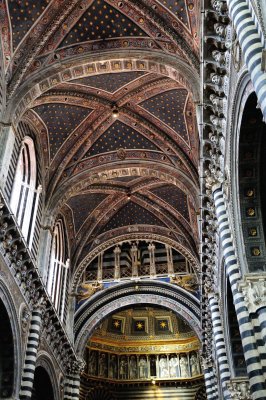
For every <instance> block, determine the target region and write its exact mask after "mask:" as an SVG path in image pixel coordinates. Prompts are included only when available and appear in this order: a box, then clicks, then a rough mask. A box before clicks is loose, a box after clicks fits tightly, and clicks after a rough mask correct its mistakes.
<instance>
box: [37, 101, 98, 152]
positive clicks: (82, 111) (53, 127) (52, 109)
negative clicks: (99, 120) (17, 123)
mask: <svg viewBox="0 0 266 400" xmlns="http://www.w3.org/2000/svg"><path fill="white" fill-rule="evenodd" d="M34 110H35V111H36V112H37V113H38V114H39V116H40V117H41V119H42V120H43V121H44V123H45V124H46V126H47V128H48V132H49V142H50V156H51V159H52V158H53V157H54V155H55V154H56V152H57V150H58V149H59V148H60V146H61V145H62V144H63V143H64V141H65V139H66V138H67V137H68V135H69V134H70V133H71V132H72V131H73V130H74V129H75V128H76V127H77V126H78V125H79V124H80V123H81V122H82V121H83V120H84V119H85V118H86V117H87V116H88V115H89V114H90V112H91V111H92V110H91V109H90V108H84V107H79V106H73V105H69V104H58V103H50V104H43V105H40V106H37V107H35V108H34Z"/></svg>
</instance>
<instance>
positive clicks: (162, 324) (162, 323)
mask: <svg viewBox="0 0 266 400" xmlns="http://www.w3.org/2000/svg"><path fill="white" fill-rule="evenodd" d="M160 327H161V328H163V329H166V327H167V323H166V322H165V321H161V322H160Z"/></svg>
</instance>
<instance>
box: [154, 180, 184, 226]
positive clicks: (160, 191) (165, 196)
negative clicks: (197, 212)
mask: <svg viewBox="0 0 266 400" xmlns="http://www.w3.org/2000/svg"><path fill="white" fill-rule="evenodd" d="M152 193H154V194H155V195H156V196H158V197H160V198H161V199H162V200H164V201H166V202H167V203H169V204H170V205H171V206H172V207H174V208H175V209H176V210H177V211H178V212H180V214H181V215H182V216H183V217H184V218H186V220H187V221H189V212H188V205H187V196H186V195H185V194H184V193H183V192H182V190H180V189H179V188H178V187H176V186H169V185H165V186H161V187H159V188H156V189H153V190H152Z"/></svg>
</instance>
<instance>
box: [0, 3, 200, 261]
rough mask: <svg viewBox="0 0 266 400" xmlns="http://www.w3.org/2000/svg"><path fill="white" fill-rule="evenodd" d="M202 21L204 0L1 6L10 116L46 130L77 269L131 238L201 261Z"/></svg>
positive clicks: (53, 201)
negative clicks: (178, 249) (176, 247)
mask: <svg viewBox="0 0 266 400" xmlns="http://www.w3.org/2000/svg"><path fill="white" fill-rule="evenodd" d="M198 17H199V2H198V1H197V0H178V1H174V0H161V1H159V0H157V1H155V0H145V1H135V0H131V1H129V0H122V1H118V0H94V1H92V0H39V1H38V2H36V1H34V0H27V1H22V0H6V2H4V3H1V6H0V21H1V24H2V27H3V28H2V31H3V34H4V52H5V61H6V66H5V67H6V76H7V79H8V93H7V95H8V103H7V112H6V119H7V120H8V119H10V120H13V121H14V123H15V124H17V123H19V121H20V120H24V121H25V122H27V123H28V124H29V125H30V126H31V127H32V129H33V130H34V131H35V133H36V136H37V140H38V146H39V154H40V157H41V160H42V168H43V173H44V176H45V179H44V181H43V193H44V194H45V208H46V214H47V215H49V216H51V215H52V216H53V217H54V218H55V217H57V216H58V215H61V216H63V218H64V220H65V223H66V229H67V232H68V238H69V243H70V247H71V255H72V259H73V262H74V264H75V265H76V266H78V265H79V264H80V263H81V262H82V260H83V259H84V257H85V256H86V255H87V254H88V253H89V252H90V251H92V249H93V248H95V247H96V246H97V245H99V244H101V243H104V242H105V241H108V240H110V238H115V237H117V238H119V240H121V238H123V237H130V234H131V233H132V232H133V233H134V234H135V233H136V232H138V233H139V234H140V235H141V234H143V235H146V234H149V235H151V236H152V235H159V236H160V237H161V238H165V240H167V238H168V239H169V240H173V241H176V242H179V243H180V244H181V245H182V246H183V247H184V248H185V249H186V250H187V252H189V254H191V256H193V257H196V253H197V240H198V236H197V218H196V213H197V211H198V207H199V205H198V204H199V201H198V197H197V196H198V186H199V180H198V157H199V152H198V141H199V139H198V134H197V125H196V105H195V103H197V102H198V101H199V94H198V88H199V56H198V54H199V38H198V32H199V21H198ZM47 218H48V217H47ZM162 240H163V239H162Z"/></svg>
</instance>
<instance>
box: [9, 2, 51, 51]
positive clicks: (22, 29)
mask: <svg viewBox="0 0 266 400" xmlns="http://www.w3.org/2000/svg"><path fill="white" fill-rule="evenodd" d="M50 1H51V0H38V1H35V0H27V1H24V0H9V2H8V5H9V14H10V19H11V25H12V37H13V47H14V48H16V47H17V46H18V44H19V42H20V41H21V40H22V39H23V37H24V36H25V35H26V33H27V32H28V31H29V29H30V28H31V26H32V25H33V24H34V22H35V21H36V20H37V19H38V18H39V16H40V15H41V14H42V13H43V11H44V9H45V8H46V6H47V5H48V4H49V2H50Z"/></svg>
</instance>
